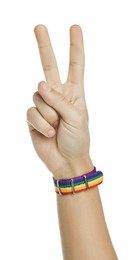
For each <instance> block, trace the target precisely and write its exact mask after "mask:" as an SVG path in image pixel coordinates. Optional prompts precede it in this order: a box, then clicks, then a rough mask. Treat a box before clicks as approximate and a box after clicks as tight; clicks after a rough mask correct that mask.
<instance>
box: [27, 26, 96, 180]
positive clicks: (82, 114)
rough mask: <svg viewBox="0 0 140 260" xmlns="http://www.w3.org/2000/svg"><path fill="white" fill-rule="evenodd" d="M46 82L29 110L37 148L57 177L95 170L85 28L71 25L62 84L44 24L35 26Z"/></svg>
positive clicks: (34, 96) (31, 130)
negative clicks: (91, 152)
mask: <svg viewBox="0 0 140 260" xmlns="http://www.w3.org/2000/svg"><path fill="white" fill-rule="evenodd" d="M34 31H35V35H36V39H37V42H38V46H39V51H40V57H41V62H42V66H43V70H44V73H45V77H46V81H47V82H45V81H42V82H40V83H39V85H38V91H37V92H35V93H34V95H33V101H34V103H35V106H36V107H31V108H29V109H28V111H27V122H28V126H29V130H30V134H31V138H32V142H33V145H34V148H35V150H36V152H37V154H38V156H39V157H40V158H41V160H42V161H43V162H44V163H45V165H46V166H47V168H48V169H49V170H50V171H51V172H52V173H53V175H54V177H55V178H56V179H61V178H70V177H74V176H77V175H78V176H79V175H81V174H83V173H86V172H89V171H91V170H92V169H93V164H92V161H91V159H90V156H89V145H90V137H89V129H88V112H87V107H86V102H85V95H84V47H83V36H82V30H81V28H80V27H79V26H78V25H74V26H72V27H71V28H70V63H69V71H68V78H67V81H66V83H65V84H61V81H60V76H59V72H58V68H57V63H56V59H55V56H54V52H53V49H52V46H51V42H50V39H49V35H48V31H47V29H46V27H45V26H44V25H38V26H36V27H35V30H34Z"/></svg>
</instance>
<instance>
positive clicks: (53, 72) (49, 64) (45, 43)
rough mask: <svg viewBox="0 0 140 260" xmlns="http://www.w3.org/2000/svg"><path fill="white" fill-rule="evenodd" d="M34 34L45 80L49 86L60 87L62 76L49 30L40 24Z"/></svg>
mask: <svg viewBox="0 0 140 260" xmlns="http://www.w3.org/2000/svg"><path fill="white" fill-rule="evenodd" d="M34 32H35V36H36V39H37V43H38V47H39V52H40V58H41V63H42V67H43V71H44V74H45V78H46V80H47V82H48V84H49V85H58V84H60V76H59V72H58V67H57V62H56V59H55V55H54V52H53V48H52V45H51V41H50V37H49V34H48V30H47V28H46V27H45V26H44V25H41V24H40V25H37V26H36V27H35V28H34Z"/></svg>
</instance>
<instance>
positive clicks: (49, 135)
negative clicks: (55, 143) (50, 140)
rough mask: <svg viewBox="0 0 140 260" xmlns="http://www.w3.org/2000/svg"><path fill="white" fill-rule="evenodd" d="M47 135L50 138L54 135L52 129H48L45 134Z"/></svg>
mask: <svg viewBox="0 0 140 260" xmlns="http://www.w3.org/2000/svg"><path fill="white" fill-rule="evenodd" d="M47 135H48V137H52V136H53V135H55V130H54V129H50V130H49V131H48V132H47Z"/></svg>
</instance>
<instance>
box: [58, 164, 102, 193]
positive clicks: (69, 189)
mask: <svg viewBox="0 0 140 260" xmlns="http://www.w3.org/2000/svg"><path fill="white" fill-rule="evenodd" d="M53 181H54V186H55V192H56V193H57V194H59V195H60V196H63V195H67V194H75V193H77V192H80V191H85V190H88V189H91V188H93V187H95V186H97V185H99V184H101V183H102V182H103V173H102V172H101V171H96V167H94V169H93V170H92V171H91V172H89V173H86V174H83V175H81V176H78V177H74V178H71V179H60V180H56V179H55V178H54V177H53Z"/></svg>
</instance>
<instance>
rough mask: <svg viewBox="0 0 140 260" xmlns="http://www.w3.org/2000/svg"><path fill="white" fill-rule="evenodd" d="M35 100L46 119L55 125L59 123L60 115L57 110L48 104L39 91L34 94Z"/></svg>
mask: <svg viewBox="0 0 140 260" xmlns="http://www.w3.org/2000/svg"><path fill="white" fill-rule="evenodd" d="M33 101H34V104H35V106H36V107H37V109H38V110H39V112H40V114H41V115H42V116H43V117H44V119H45V120H46V121H47V122H48V123H49V124H50V125H52V126H53V127H55V126H56V125H57V124H58V121H59V116H58V114H57V113H56V111H55V110H54V109H53V108H52V107H50V106H49V105H47V104H46V103H45V101H44V100H43V98H42V97H41V96H40V94H39V92H38V91H37V92H35V93H34V95H33Z"/></svg>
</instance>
